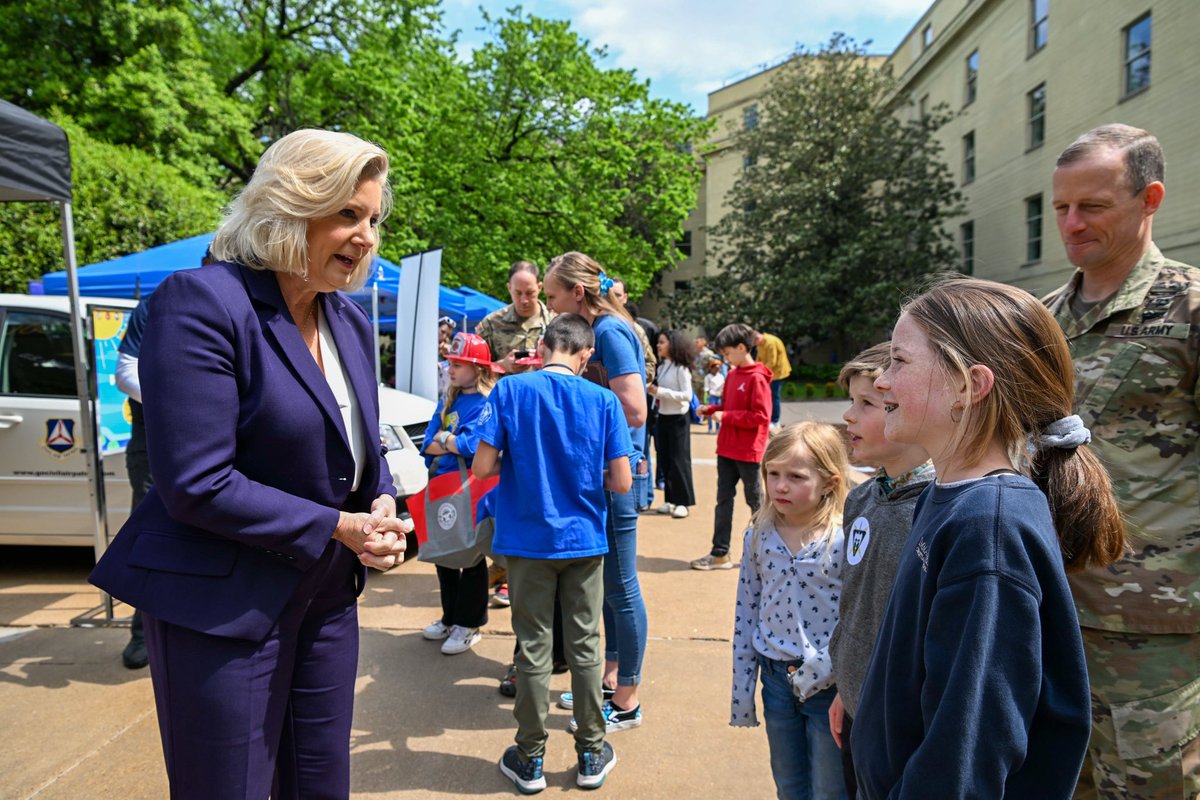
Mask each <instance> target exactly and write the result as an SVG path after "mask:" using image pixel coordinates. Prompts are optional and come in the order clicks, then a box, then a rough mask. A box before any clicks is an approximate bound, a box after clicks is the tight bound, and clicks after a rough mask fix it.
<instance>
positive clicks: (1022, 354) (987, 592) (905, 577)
mask: <svg viewBox="0 0 1200 800" xmlns="http://www.w3.org/2000/svg"><path fill="white" fill-rule="evenodd" d="M891 356H892V361H891V365H890V366H889V367H888V369H887V371H886V372H884V374H883V375H882V376H880V377H879V378H878V379H877V380H876V382H875V386H876V388H877V389H878V390H879V391H880V392H881V393H882V395H883V400H884V404H885V405H884V408H885V411H886V412H887V419H886V422H885V432H886V435H887V438H888V439H889V440H891V441H894V442H902V443H914V444H919V445H920V446H921V447H923V448H924V449H925V450H926V452H928V453H929V455H930V457H931V458H932V460H933V463H934V466H935V468H936V470H937V481H936V482H935V483H934V484H932V485H931V486H930V487H929V488H927V489H926V490H925V493H924V494H923V495H922V496H921V498H920V499H919V500H918V502H917V507H916V512H915V515H914V519H913V528H912V532H911V534H910V535H909V538H908V541H907V543H906V545H905V551H904V553H903V554H902V556H901V561H900V565H899V569H898V571H897V574H896V583H895V586H894V588H893V590H892V594H891V599H890V600H889V602H888V609H887V612H886V614H885V616H884V620H883V623H882V625H881V626H880V630H879V635H878V638H877V639H876V641H875V652H874V655H873V656H872V659H871V664H870V667H869V668H868V672H867V678H866V682H865V684H864V687H863V691H862V695H861V698H860V700H859V707H858V716H857V717H856V718H855V721H854V723H855V724H854V727H853V729H852V731H851V748H852V750H853V752H854V754H855V759H854V761H855V767H856V771H857V776H858V786H859V791H860V793H861V794H862V795H863V796H865V797H868V798H875V797H879V798H882V797H967V796H971V797H1006V796H1007V797H1022V798H1023V797H1039V798H1063V800H1066V798H1069V797H1071V795H1072V792H1073V790H1074V788H1075V782H1076V778H1077V777H1078V775H1079V768H1080V766H1081V764H1082V763H1083V758H1084V753H1085V751H1086V748H1087V743H1088V737H1089V735H1090V732H1091V712H1090V701H1089V695H1088V682H1087V665H1086V663H1085V661H1084V654H1083V643H1082V639H1081V636H1080V632H1079V623H1078V620H1077V618H1076V614H1075V606H1074V602H1073V600H1072V598H1071V592H1070V589H1069V587H1068V585H1067V579H1066V571H1067V570H1071V569H1080V568H1082V567H1084V566H1086V565H1089V564H1096V565H1105V564H1108V563H1111V562H1112V561H1114V560H1115V559H1116V558H1117V557H1118V556H1119V555H1120V554H1121V552H1122V549H1123V547H1124V527H1123V524H1122V522H1121V517H1120V514H1119V512H1118V510H1117V505H1116V502H1115V500H1114V498H1113V495H1112V489H1111V485H1110V483H1109V479H1108V475H1107V473H1106V472H1105V470H1104V468H1103V467H1102V466H1101V464H1100V462H1099V461H1098V460H1097V459H1096V457H1095V455H1093V454H1092V452H1091V451H1090V449H1089V448H1088V447H1087V444H1088V442H1089V441H1090V439H1091V435H1090V433H1089V431H1088V430H1087V429H1086V428H1085V427H1084V426H1083V423H1082V421H1081V420H1080V419H1079V417H1077V416H1074V415H1073V414H1072V402H1073V393H1074V390H1073V386H1074V373H1073V370H1072V366H1071V354H1070V351H1069V349H1068V346H1067V342H1066V340H1065V339H1064V338H1063V334H1062V331H1061V330H1060V329H1059V327H1058V325H1057V324H1056V323H1055V321H1054V318H1053V317H1052V316H1051V315H1050V313H1049V312H1048V311H1046V309H1045V308H1044V307H1043V306H1042V305H1041V303H1039V302H1038V301H1037V299H1036V298H1034V297H1033V296H1032V295H1030V294H1028V293H1027V292H1025V291H1023V290H1021V289H1017V288H1015V287H1012V286H1005V285H1002V284H998V283H992V282H990V281H982V280H975V279H948V280H945V281H943V282H941V283H939V284H938V285H935V286H934V287H933V288H932V289H930V290H929V291H927V292H926V293H924V294H922V295H920V296H919V297H917V298H916V299H914V300H912V301H911V302H909V303H908V304H906V305H905V306H904V308H903V311H902V313H901V315H900V319H899V321H898V322H897V323H896V327H895V330H894V332H893V336H892V351H891Z"/></svg>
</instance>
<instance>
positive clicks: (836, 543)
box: [729, 526, 845, 727]
mask: <svg viewBox="0 0 1200 800" xmlns="http://www.w3.org/2000/svg"><path fill="white" fill-rule="evenodd" d="M830 537H831V538H830V539H825V538H819V539H818V540H817V541H814V542H812V543H810V544H808V545H805V546H804V547H802V548H801V549H800V551H799V552H797V553H795V554H793V553H792V552H791V551H790V550H789V549H788V547H787V545H785V544H784V543H783V540H782V539H781V538H780V537H779V534H778V533H777V532H776V530H775V527H774V526H771V527H770V528H768V529H767V530H766V531H764V532H762V533H755V532H754V529H753V527H751V528H750V529H748V530H747V531H746V537H745V541H744V542H743V544H742V564H741V574H740V576H739V579H738V591H737V606H736V608H735V616H734V623H733V693H732V702H731V712H730V719H729V724H730V725H733V726H735V727H753V726H756V725H758V715H757V712H756V710H755V703H754V689H755V686H756V685H757V684H758V656H759V655H763V656H765V657H767V658H770V659H773V660H776V661H799V662H801V666H800V669H799V670H798V673H799V674H798V675H795V676H793V678H792V681H793V688H794V690H797V691H799V692H801V693H802V694H803V696H804V698H805V699H807V698H809V697H812V696H813V695H814V694H816V693H817V692H819V691H822V690H823V689H828V688H829V687H830V686H833V684H834V680H833V664H832V662H831V661H830V658H829V640H830V638H831V637H832V636H833V629H834V627H835V626H836V625H837V620H838V595H839V594H840V593H841V589H842V578H841V573H842V554H843V551H844V547H845V545H844V543H845V537H844V535H843V533H842V529H841V527H838V528H835V529H834V530H833V532H832V533H831V534H830Z"/></svg>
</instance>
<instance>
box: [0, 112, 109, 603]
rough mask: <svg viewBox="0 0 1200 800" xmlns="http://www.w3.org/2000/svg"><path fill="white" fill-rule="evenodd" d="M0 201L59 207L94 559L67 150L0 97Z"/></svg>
mask: <svg viewBox="0 0 1200 800" xmlns="http://www.w3.org/2000/svg"><path fill="white" fill-rule="evenodd" d="M0 202H49V203H56V204H58V205H59V206H60V208H61V209H62V236H63V260H64V262H65V263H66V268H67V284H68V292H67V293H68V294H69V295H70V297H71V334H72V336H71V338H72V341H73V344H74V350H75V391H76V392H77V394H78V396H79V416H80V428H81V429H82V431H83V442H84V447H85V448H86V453H87V468H88V479H89V481H90V484H91V489H92V491H91V495H92V514H93V517H94V522H95V530H96V557H97V558H99V557H100V556H101V554H103V552H104V548H105V547H107V546H108V524H107V521H108V514H107V512H106V509H105V503H104V482H103V480H102V479H101V477H100V476H101V475H103V474H104V471H103V469H102V464H101V461H100V449H99V448H98V447H97V446H96V425H95V420H96V417H95V412H94V411H93V408H92V399H91V391H90V389H89V387H88V379H87V375H88V362H89V360H88V358H87V351H86V349H85V347H84V339H85V337H84V334H83V316H82V314H81V312H80V307H79V280H78V277H77V275H76V265H75V231H74V223H73V220H72V215H71V149H70V147H69V145H68V142H67V134H66V132H65V131H64V130H63V129H62V128H60V127H58V126H57V125H55V124H53V123H51V122H47V121H46V120H44V119H42V118H41V117H38V116H36V115H34V114H30V113H29V112H28V111H25V110H24V109H22V108H19V107H18V106H15V105H13V104H12V103H9V102H7V101H5V100H0ZM104 610H105V611H106V617H107V618H108V619H109V620H111V619H112V600H111V598H109V597H108V596H107V595H105V597H104Z"/></svg>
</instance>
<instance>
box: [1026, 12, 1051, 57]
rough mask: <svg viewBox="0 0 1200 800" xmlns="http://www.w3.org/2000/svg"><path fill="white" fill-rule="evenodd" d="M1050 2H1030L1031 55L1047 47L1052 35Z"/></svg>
mask: <svg viewBox="0 0 1200 800" xmlns="http://www.w3.org/2000/svg"><path fill="white" fill-rule="evenodd" d="M1049 24H1050V0H1029V54H1030V55H1033V54H1034V53H1036V52H1037V51H1039V50H1041V49H1042V48H1043V47H1045V46H1046V40H1047V38H1048V36H1049V34H1050V30H1049V27H1048V26H1049Z"/></svg>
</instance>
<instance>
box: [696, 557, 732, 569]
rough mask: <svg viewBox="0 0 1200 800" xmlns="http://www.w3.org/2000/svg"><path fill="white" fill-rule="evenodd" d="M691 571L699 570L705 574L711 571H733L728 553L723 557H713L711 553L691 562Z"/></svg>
mask: <svg viewBox="0 0 1200 800" xmlns="http://www.w3.org/2000/svg"><path fill="white" fill-rule="evenodd" d="M692 569H699V570H703V571H705V572H707V571H709V570H712V569H733V559H732V558H730V557H729V554H728V553H726V554H725V555H723V556H714V555H713V554H712V553H709V554H708V555H706V556H701V557H700V558H697V559H696V560H695V561H693V562H692Z"/></svg>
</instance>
